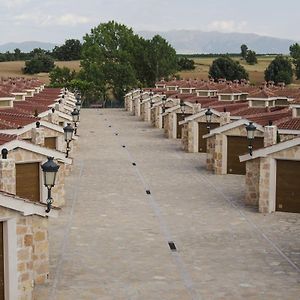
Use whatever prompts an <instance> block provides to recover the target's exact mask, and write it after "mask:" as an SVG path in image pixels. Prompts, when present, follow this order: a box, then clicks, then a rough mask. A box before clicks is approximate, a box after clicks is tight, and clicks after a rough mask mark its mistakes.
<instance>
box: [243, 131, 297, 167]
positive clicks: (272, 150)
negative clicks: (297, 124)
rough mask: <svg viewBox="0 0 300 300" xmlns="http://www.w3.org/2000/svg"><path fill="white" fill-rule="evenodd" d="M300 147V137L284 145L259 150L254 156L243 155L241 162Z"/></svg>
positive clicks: (254, 152)
mask: <svg viewBox="0 0 300 300" xmlns="http://www.w3.org/2000/svg"><path fill="white" fill-rule="evenodd" d="M298 145H300V137H297V138H294V139H292V140H288V141H285V142H282V143H278V144H276V145H273V146H270V147H266V148H262V149H258V150H255V151H253V153H252V156H251V155H250V154H245V155H241V156H240V162H244V161H248V160H251V159H255V158H258V157H266V156H267V155H269V154H272V153H275V152H279V151H282V150H285V149H288V148H291V147H294V146H298Z"/></svg>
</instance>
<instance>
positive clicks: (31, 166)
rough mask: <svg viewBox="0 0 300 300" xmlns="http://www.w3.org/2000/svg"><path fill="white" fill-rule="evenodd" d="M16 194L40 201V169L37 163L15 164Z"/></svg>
mask: <svg viewBox="0 0 300 300" xmlns="http://www.w3.org/2000/svg"><path fill="white" fill-rule="evenodd" d="M16 190H17V193H16V194H17V196H19V197H22V198H25V199H29V200H32V201H34V202H39V201H40V169H39V163H28V164H16Z"/></svg>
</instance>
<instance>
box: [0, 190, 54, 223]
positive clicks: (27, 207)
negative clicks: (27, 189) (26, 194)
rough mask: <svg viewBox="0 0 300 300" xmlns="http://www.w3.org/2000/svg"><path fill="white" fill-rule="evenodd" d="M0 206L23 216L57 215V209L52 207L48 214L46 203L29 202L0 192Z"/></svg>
mask: <svg viewBox="0 0 300 300" xmlns="http://www.w3.org/2000/svg"><path fill="white" fill-rule="evenodd" d="M0 206H2V207H5V208H9V209H12V210H15V211H18V212H20V213H22V214H23V215H24V216H31V215H38V216H41V217H47V216H49V217H53V218H57V217H58V210H57V209H55V208H54V209H52V210H51V211H50V212H49V213H48V214H47V213H46V212H45V209H46V205H45V204H42V203H36V202H31V201H29V200H25V199H22V198H19V197H17V196H14V195H11V196H10V195H9V194H5V193H1V192H0Z"/></svg>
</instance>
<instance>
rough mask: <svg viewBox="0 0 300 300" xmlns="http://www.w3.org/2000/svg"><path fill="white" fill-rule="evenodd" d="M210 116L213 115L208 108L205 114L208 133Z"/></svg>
mask: <svg viewBox="0 0 300 300" xmlns="http://www.w3.org/2000/svg"><path fill="white" fill-rule="evenodd" d="M212 115H213V113H212V111H211V110H210V108H208V109H207V111H206V112H205V117H206V128H207V129H208V131H210V123H211V117H212Z"/></svg>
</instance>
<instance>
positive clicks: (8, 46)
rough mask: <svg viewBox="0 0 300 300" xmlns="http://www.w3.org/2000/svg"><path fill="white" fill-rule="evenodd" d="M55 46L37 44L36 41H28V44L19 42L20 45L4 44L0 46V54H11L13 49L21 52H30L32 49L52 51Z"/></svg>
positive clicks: (51, 44)
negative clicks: (7, 52)
mask: <svg viewBox="0 0 300 300" xmlns="http://www.w3.org/2000/svg"><path fill="white" fill-rule="evenodd" d="M56 45H57V44H53V43H44V42H37V41H28V42H21V43H6V44H2V45H0V52H2V53H3V52H6V51H10V52H13V51H14V49H16V48H19V49H20V50H21V51H22V52H26V53H27V52H30V51H31V50H33V49H34V48H41V49H44V50H52V49H53V48H54V47H55V46H56Z"/></svg>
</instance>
